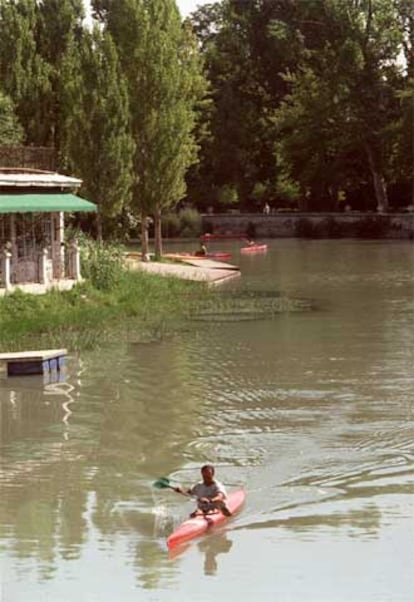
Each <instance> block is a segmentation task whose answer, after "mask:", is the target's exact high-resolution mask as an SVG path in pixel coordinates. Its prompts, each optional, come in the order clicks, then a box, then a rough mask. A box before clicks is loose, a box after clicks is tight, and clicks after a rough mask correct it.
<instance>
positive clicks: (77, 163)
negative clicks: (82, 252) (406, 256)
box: [0, 0, 414, 255]
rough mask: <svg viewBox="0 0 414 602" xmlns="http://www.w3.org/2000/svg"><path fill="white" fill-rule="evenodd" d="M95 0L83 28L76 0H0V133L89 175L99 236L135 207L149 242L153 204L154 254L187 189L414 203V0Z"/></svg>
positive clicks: (121, 225)
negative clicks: (49, 150) (186, 5)
mask: <svg viewBox="0 0 414 602" xmlns="http://www.w3.org/2000/svg"><path fill="white" fill-rule="evenodd" d="M92 9H93V16H94V27H92V28H91V27H90V24H89V25H87V24H86V23H85V21H84V12H83V2H82V0H0V82H1V83H0V93H1V96H0V99H1V101H0V117H1V123H2V127H3V125H4V127H3V130H5V128H6V129H7V131H8V134H7V136H4V135H2V141H3V142H4V141H6V142H13V143H15V142H18V141H19V140H22V139H23V141H24V142H25V143H26V144H30V145H32V144H33V145H46V146H50V145H53V146H54V147H55V149H56V157H57V168H58V169H59V170H62V171H66V172H70V173H72V174H73V175H75V176H79V177H81V178H82V179H83V181H84V186H83V194H84V195H85V196H86V197H87V198H90V200H92V201H94V202H96V203H97V204H98V205H99V206H100V211H99V216H98V219H97V223H96V229H97V234H98V236H100V237H101V236H103V237H105V238H106V237H109V236H111V235H112V234H113V233H114V231H117V232H118V233H119V232H120V231H122V230H125V229H126V228H128V226H131V224H134V227H136V226H137V224H138V223H140V224H141V238H142V242H143V250H144V252H146V250H147V233H148V232H147V228H148V220H147V217H148V216H152V218H153V223H154V235H155V239H156V249H155V250H156V254H157V255H160V254H161V252H162V245H161V216H162V214H163V213H165V212H171V211H172V210H174V207H175V206H176V204H177V202H178V201H179V200H181V199H185V198H186V200H187V201H189V202H190V203H192V204H193V205H195V206H196V207H197V208H198V209H200V210H205V209H206V208H207V207H210V206H211V207H213V209H214V210H218V209H224V210H227V209H228V208H240V209H249V210H251V209H259V208H262V207H263V205H264V203H266V202H267V203H269V204H270V206H271V207H272V208H274V209H277V208H281V207H289V206H293V207H296V208H299V209H309V210H343V209H344V208H345V207H346V206H350V207H352V208H354V209H362V210H376V209H379V210H386V209H387V208H388V206H389V205H390V206H391V207H392V208H398V207H400V208H404V207H406V206H408V205H413V204H414V183H413V182H414V176H413V171H414V170H413V165H414V142H413V140H414V9H413V3H412V0H283V1H281V0H250V1H249V2H245V1H242V0H222V1H221V2H215V3H211V4H207V5H204V6H203V7H201V8H200V9H199V10H198V11H196V12H195V13H194V14H193V15H192V16H191V18H190V19H187V20H186V21H184V22H182V21H181V19H180V15H179V13H178V10H177V6H176V2H175V0H93V1H92ZM7 99H10V102H11V104H7V103H8V102H9V100H7ZM5 103H6V104H5ZM13 123H14V124H16V127H15V128H14V130H15V136H14V137H13V136H12V137H11V138H10V136H11V133H10V132H11V129H10V124H13ZM18 124H20V125H21V128H22V131H20V130H19V125H18ZM12 129H13V127H12ZM186 191H187V192H186Z"/></svg>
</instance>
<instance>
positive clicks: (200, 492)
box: [175, 464, 231, 518]
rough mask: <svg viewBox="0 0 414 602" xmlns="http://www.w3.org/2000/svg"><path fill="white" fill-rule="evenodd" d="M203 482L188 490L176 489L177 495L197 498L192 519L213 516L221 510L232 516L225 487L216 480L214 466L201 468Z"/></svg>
mask: <svg viewBox="0 0 414 602" xmlns="http://www.w3.org/2000/svg"><path fill="white" fill-rule="evenodd" d="M201 476H202V477H203V480H202V481H201V482H200V483H197V484H196V485H194V486H193V487H191V488H190V489H187V490H183V489H182V488H181V487H176V488H175V491H177V493H187V494H189V495H194V496H195V497H197V510H195V511H194V512H192V513H191V514H190V516H191V518H194V517H195V516H199V515H205V514H211V513H212V512H215V511H216V510H220V512H222V513H223V514H224V516H231V512H230V510H229V509H228V508H227V506H226V503H225V499H226V497H227V493H226V490H225V488H224V486H223V485H222V484H221V483H220V482H219V481H216V479H215V478H214V466H212V465H211V464H206V465H205V466H203V467H202V468H201Z"/></svg>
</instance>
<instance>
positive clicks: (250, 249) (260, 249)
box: [240, 244, 267, 253]
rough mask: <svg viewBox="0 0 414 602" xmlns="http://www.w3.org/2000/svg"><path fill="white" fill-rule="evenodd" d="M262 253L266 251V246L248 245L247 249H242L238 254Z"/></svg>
mask: <svg viewBox="0 0 414 602" xmlns="http://www.w3.org/2000/svg"><path fill="white" fill-rule="evenodd" d="M263 251H267V245H266V244H262V245H249V246H248V247H242V248H241V249H240V253H262V252H263Z"/></svg>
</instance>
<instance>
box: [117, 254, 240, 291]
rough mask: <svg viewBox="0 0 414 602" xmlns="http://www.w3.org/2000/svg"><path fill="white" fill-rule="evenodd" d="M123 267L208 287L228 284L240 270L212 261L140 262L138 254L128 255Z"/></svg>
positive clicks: (236, 267) (228, 264)
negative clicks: (194, 282) (203, 284)
mask: <svg viewBox="0 0 414 602" xmlns="http://www.w3.org/2000/svg"><path fill="white" fill-rule="evenodd" d="M125 265H126V266H127V268H128V269H130V270H141V271H143V272H147V273H150V274H158V275H160V276H170V277H172V278H181V279H183V280H194V281H197V282H205V283H207V284H208V285H209V286H214V285H216V284H221V283H223V282H228V281H229V280H232V279H234V278H239V277H240V268H239V267H238V266H235V265H231V264H230V263H227V262H224V261H216V260H212V259H196V258H188V259H187V258H184V257H183V258H182V259H181V260H180V261H179V262H177V263H175V262H174V263H173V262H169V261H165V262H163V261H141V255H140V253H128V254H127V255H126V258H125Z"/></svg>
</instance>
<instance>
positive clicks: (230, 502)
mask: <svg viewBox="0 0 414 602" xmlns="http://www.w3.org/2000/svg"><path fill="white" fill-rule="evenodd" d="M245 498H246V492H245V491H244V489H237V490H236V491H232V492H230V493H229V494H228V496H227V499H226V506H227V508H228V509H229V510H230V512H231V513H232V514H235V513H236V512H238V511H239V510H240V508H241V507H242V506H243V503H244V500H245ZM226 520H228V518H227V517H226V516H224V514H222V513H221V512H220V511H219V510H217V512H214V513H212V514H207V515H206V516H203V515H201V516H196V517H194V518H188V519H187V520H185V521H184V522H183V523H181V525H180V526H179V527H177V529H176V530H175V531H173V533H171V535H170V536H169V537H168V539H167V546H168V549H170V550H171V548H174V547H175V546H178V545H180V544H181V543H184V542H185V541H188V540H189V539H193V538H194V537H198V536H199V535H202V534H203V533H205V532H206V531H207V530H209V529H211V528H212V527H215V526H216V525H219V524H220V523H223V522H224V521H226Z"/></svg>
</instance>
